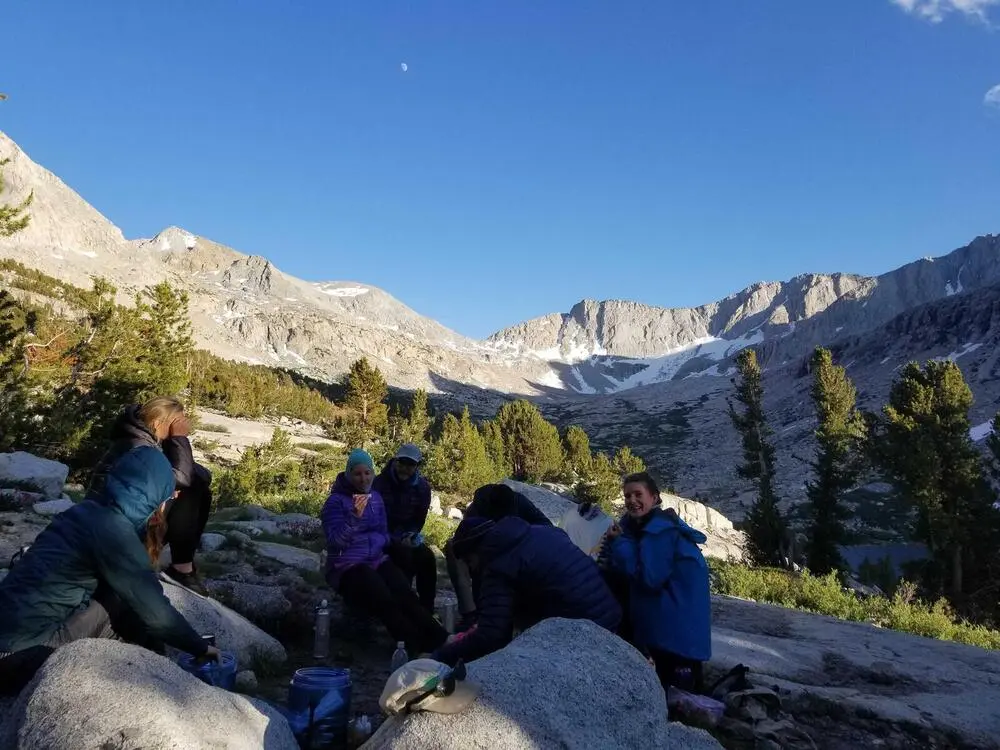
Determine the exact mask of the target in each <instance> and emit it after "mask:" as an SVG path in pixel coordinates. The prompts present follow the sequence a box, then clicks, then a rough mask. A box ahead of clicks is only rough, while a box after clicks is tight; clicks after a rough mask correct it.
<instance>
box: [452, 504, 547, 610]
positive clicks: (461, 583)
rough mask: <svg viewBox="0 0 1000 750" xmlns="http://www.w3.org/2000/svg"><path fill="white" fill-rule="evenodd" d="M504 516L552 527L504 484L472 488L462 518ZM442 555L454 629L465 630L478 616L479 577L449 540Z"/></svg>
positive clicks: (533, 506)
mask: <svg viewBox="0 0 1000 750" xmlns="http://www.w3.org/2000/svg"><path fill="white" fill-rule="evenodd" d="M508 516H515V517H517V518H520V519H522V520H524V521H526V522H527V523H529V524H532V525H534V526H552V521H550V520H549V519H548V517H547V516H546V515H545V514H544V513H542V512H541V511H540V510H538V508H536V507H535V505H534V503H532V502H531V501H530V500H529V499H528V498H526V497H525V496H524V495H522V494H521V493H520V492H515V491H514V489H513V488H511V487H508V486H507V485H506V484H484V485H483V486H482V487H480V488H479V489H478V490H476V491H475V493H474V494H473V496H472V502H471V503H469V506H468V507H467V508H466V509H465V516H464V517H465V518H486V519H489V520H491V521H499V520H501V519H503V518H507V517H508ZM444 558H445V563H446V564H447V566H448V577H449V578H451V585H452V588H453V589H454V590H455V597H456V598H457V599H458V611H459V613H460V614H461V616H462V620H461V622H460V624H459V626H458V629H459V630H467V629H468V628H470V627H471V626H472V625H473V624H475V622H476V618H477V617H478V607H477V604H476V601H477V598H478V591H479V578H478V576H474V575H472V572H471V571H470V570H469V567H468V566H467V565H466V564H465V562H464V561H462V560H460V559H458V558H457V557H455V554H454V550H453V549H452V543H451V541H450V540H449V541H448V542H446V543H445V545H444Z"/></svg>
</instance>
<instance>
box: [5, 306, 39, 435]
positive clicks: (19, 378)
mask: <svg viewBox="0 0 1000 750" xmlns="http://www.w3.org/2000/svg"><path fill="white" fill-rule="evenodd" d="M24 332H25V315H24V310H23V308H22V307H21V306H20V305H19V304H18V303H17V301H16V300H15V299H14V298H13V297H12V296H11V295H10V294H9V293H8V292H7V291H6V290H3V289H0V452H7V451H11V450H14V449H15V448H18V447H20V448H25V447H27V438H28V435H29V434H30V432H31V410H30V406H29V404H30V399H29V383H28V378H27V376H26V372H25V361H24V357H25V348H24Z"/></svg>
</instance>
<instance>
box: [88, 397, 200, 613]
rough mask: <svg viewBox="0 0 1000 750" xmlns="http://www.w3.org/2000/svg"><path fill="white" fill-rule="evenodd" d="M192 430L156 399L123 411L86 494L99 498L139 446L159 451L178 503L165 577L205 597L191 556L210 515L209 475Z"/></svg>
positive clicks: (176, 406) (174, 405)
mask: <svg viewBox="0 0 1000 750" xmlns="http://www.w3.org/2000/svg"><path fill="white" fill-rule="evenodd" d="M190 430H191V425H190V422H189V421H188V419H187V417H186V416H185V415H184V407H183V405H182V404H181V403H180V402H179V401H177V400H176V399H172V398H154V399H152V400H151V401H148V402H147V403H145V404H143V405H141V406H139V405H133V406H129V407H126V408H125V409H124V410H123V411H122V413H121V414H120V415H118V419H117V421H116V422H115V424H114V427H112V430H111V441H112V442H111V447H110V448H109V449H108V450H107V452H106V453H105V454H104V456H103V457H102V458H101V460H100V461H99V462H98V464H97V466H96V467H95V469H94V472H93V474H92V475H91V479H90V487H89V488H88V493H87V494H88V496H92V495H95V494H97V493H99V492H100V490H101V488H102V487H103V484H104V478H105V476H106V474H107V472H108V470H109V468H110V467H111V466H112V465H113V464H114V462H115V461H116V460H117V459H118V458H119V457H120V456H122V455H123V454H125V453H126V452H128V451H130V450H132V449H133V448H135V447H137V446H140V445H147V446H150V447H154V448H156V447H158V448H160V449H161V450H162V451H163V453H164V455H166V457H167V458H168V459H169V460H170V465H171V467H172V468H173V471H174V479H175V481H176V483H177V497H176V498H175V499H174V501H173V502H172V503H171V504H170V515H169V517H168V518H167V537H166V543H167V544H169V545H170V566H169V567H168V568H167V569H166V570H165V571H164V572H165V573H166V574H167V575H168V576H170V577H171V578H173V579H174V580H175V581H177V582H178V583H179V584H181V585H182V586H186V587H187V588H189V589H191V590H192V591H195V592H197V593H199V594H202V595H207V593H208V592H207V591H206V590H205V587H204V586H203V585H202V582H201V580H200V579H199V577H198V574H197V571H196V570H195V567H194V553H195V551H196V550H197V549H198V545H199V544H200V543H201V535H202V533H204V531H205V525H206V524H207V523H208V516H209V514H210V513H211V509H212V474H211V472H210V471H209V470H208V469H206V468H205V467H204V466H201V465H200V464H197V463H195V461H194V456H193V454H192V451H191V441H190V439H189V438H188V434H189V433H190Z"/></svg>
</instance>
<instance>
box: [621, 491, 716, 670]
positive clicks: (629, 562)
mask: <svg viewBox="0 0 1000 750" xmlns="http://www.w3.org/2000/svg"><path fill="white" fill-rule="evenodd" d="M623 489H624V494H625V510H626V515H625V516H624V518H623V519H622V522H621V525H620V526H619V525H617V524H616V525H615V526H613V527H612V528H611V529H609V530H608V534H607V538H608V543H607V544H608V547H609V549H608V553H609V554H608V565H609V566H610V569H611V572H612V573H613V574H617V575H619V576H621V577H622V578H623V579H625V580H627V582H628V603H627V606H628V610H629V616H630V617H629V619H630V621H631V630H632V632H631V634H630V637H631V640H632V642H633V644H634V645H635V646H636V647H637V648H639V649H640V650H642V651H644V652H646V653H648V654H649V656H650V657H651V658H652V659H653V662H654V664H655V665H656V672H657V674H658V675H659V677H660V682H661V683H662V684H663V687H664V690H666V688H667V687H668V686H669V685H670V684H671V683H672V682H673V681H674V680H675V675H676V673H677V670H678V669H681V668H689V669H691V672H692V677H693V678H694V681H695V686H696V688H700V682H701V664H702V662H705V661H708V660H709V659H710V658H711V656H712V624H711V622H712V603H711V596H710V593H709V582H708V565H707V564H706V563H705V558H704V556H702V554H701V550H700V549H698V545H699V544H704V543H705V541H706V540H707V538H706V536H705V535H704V534H702V533H701V532H700V531H698V530H697V529H693V528H691V527H690V526H688V525H687V524H686V523H684V521H682V520H681V519H680V518H679V517H678V515H677V514H676V513H675V512H674V511H673V510H672V509H668V510H664V509H662V508H661V507H660V492H659V489H658V488H657V486H656V482H654V481H653V478H652V477H650V476H649V474H647V473H645V472H643V473H641V474H632V475H630V476H628V477H626V478H625V482H624V488H623Z"/></svg>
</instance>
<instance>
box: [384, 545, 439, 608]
mask: <svg viewBox="0 0 1000 750" xmlns="http://www.w3.org/2000/svg"><path fill="white" fill-rule="evenodd" d="M386 553H387V554H388V555H389V559H390V560H392V562H393V564H394V565H395V566H396V567H397V568H399V569H400V570H401V571H402V572H403V574H404V575H406V576H408V577H409V578H410V579H413V578H416V579H417V598H418V599H420V603H421V604H422V605H423V607H424V609H426V610H427V611H428V612H431V613H433V612H434V598H435V597H436V596H437V560H435V559H434V553H433V552H431V548H430V547H428V546H427V545H426V544H421V545H420V546H418V547H408V546H407V545H405V544H401V543H400V542H393V543H392V544H390V545H389V548H388V549H387V550H386Z"/></svg>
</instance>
